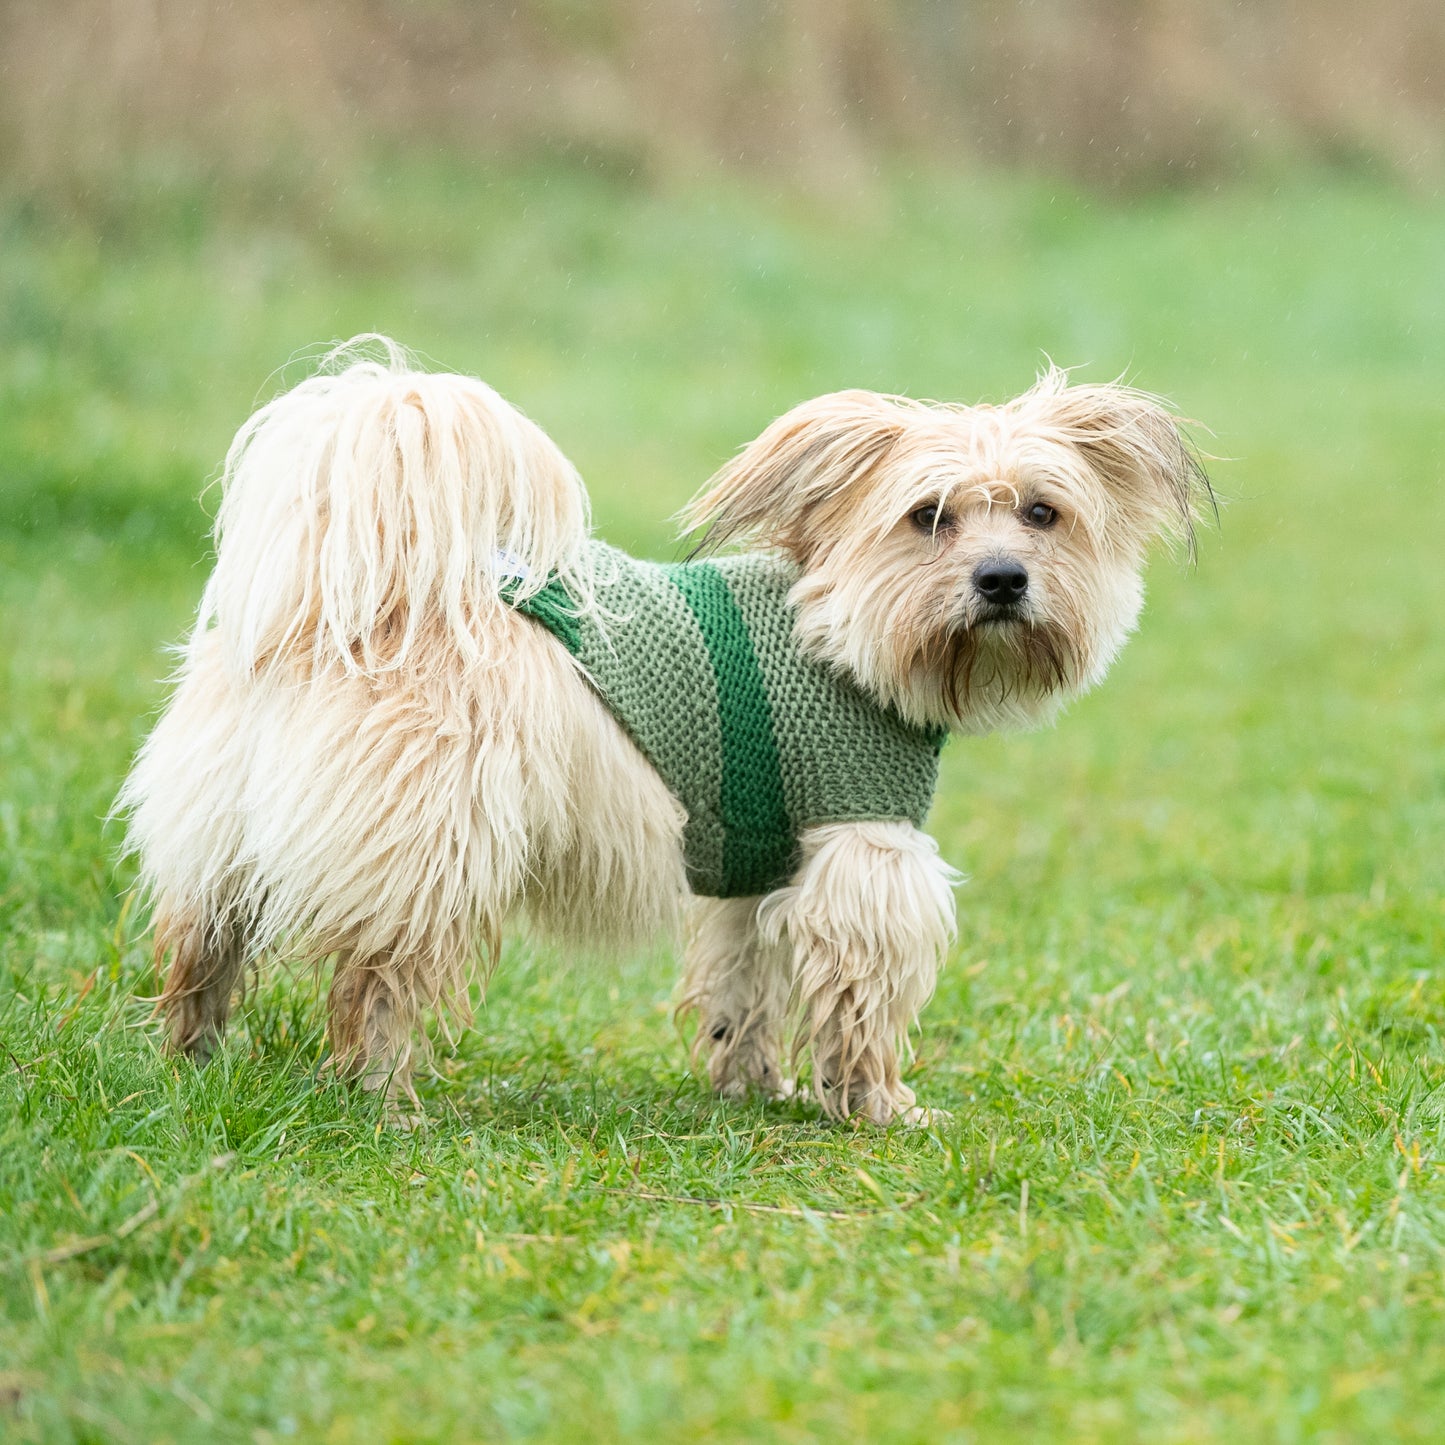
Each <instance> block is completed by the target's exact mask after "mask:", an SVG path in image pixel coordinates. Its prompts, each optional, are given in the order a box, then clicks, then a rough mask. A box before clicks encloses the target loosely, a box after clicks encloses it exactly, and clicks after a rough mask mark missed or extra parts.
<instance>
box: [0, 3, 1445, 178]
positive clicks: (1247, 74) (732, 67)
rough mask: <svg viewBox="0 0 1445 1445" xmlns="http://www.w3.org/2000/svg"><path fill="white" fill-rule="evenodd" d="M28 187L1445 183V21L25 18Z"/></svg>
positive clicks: (104, 13)
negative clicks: (629, 175)
mask: <svg viewBox="0 0 1445 1445" xmlns="http://www.w3.org/2000/svg"><path fill="white" fill-rule="evenodd" d="M0 15H3V17H4V20H3V23H4V34H5V61H4V63H5V71H4V78H5V83H4V87H3V99H0V135H3V137H4V140H5V145H6V150H7V152H8V155H7V166H6V169H7V171H8V172H9V178H10V179H11V180H12V182H14V183H17V184H18V185H20V186H21V187H23V188H26V189H29V190H33V191H35V192H38V193H42V194H46V195H49V196H52V197H60V198H65V199H68V200H70V201H71V202H73V203H74V204H77V205H80V206H85V205H86V204H87V202H92V203H93V199H94V192H95V191H96V190H97V189H100V190H102V191H104V190H106V189H108V188H110V187H111V186H112V185H113V184H114V182H115V180H116V178H117V173H118V171H120V172H123V171H126V170H129V169H130V168H131V167H132V166H134V165H135V164H136V163H137V162H138V161H144V162H146V163H148V164H149V165H151V166H159V167H165V168H167V169H169V170H171V171H172V172H173V173H180V174H186V175H190V176H193V177H197V178H205V179H208V180H225V181H229V182H232V183H236V182H249V183H252V184H256V185H261V186H268V185H269V186H274V185H276V184H277V183H278V181H279V180H281V179H283V178H289V179H290V180H292V181H293V182H295V181H300V180H302V179H304V180H306V181H308V182H309V183H311V184H317V183H321V184H325V183H326V180H327V178H332V183H333V184H334V177H335V173H336V169H337V167H338V166H340V165H344V164H345V163H346V162H347V161H349V160H354V159H355V156H356V153H357V150H358V148H363V147H365V146H367V145H373V144H376V143H378V142H386V143H389V144H393V145H404V146H405V145H417V144H426V145H447V146H455V147H460V148H464V149H466V150H467V151H469V152H470V153H471V154H472V155H473V156H475V158H476V159H477V161H478V162H479V163H485V162H488V161H495V160H497V159H498V158H504V157H515V156H518V155H533V156H535V155H538V154H563V155H571V156H573V157H583V158H586V159H588V160H590V161H591V162H593V163H596V164H602V165H608V166H611V167H615V168H617V169H619V170H626V171H629V172H631V171H640V172H643V173H645V174H646V175H648V176H651V177H659V176H676V175H679V174H681V175H697V174H699V173H706V172H707V171H708V170H710V169H712V168H714V167H719V166H721V167H727V168H730V169H740V170H748V171H760V172H765V173H768V174H770V175H773V176H777V177H782V178H786V179H787V180H789V181H792V182H796V183H798V184H801V185H804V186H809V187H820V186H821V187H827V186H832V185H839V184H845V185H846V184H857V183H858V182H859V181H860V180H862V179H863V178H865V177H866V176H867V175H868V174H870V173H872V172H874V171H875V170H876V168H877V167H878V166H879V165H880V164H884V163H886V162H887V161H888V160H889V159H890V158H892V159H896V158H898V157H908V158H911V159H913V160H928V161H932V162H935V163H940V164H943V165H949V166H957V165H960V164H968V163H973V162H992V163H995V164H1005V165H1010V166H1017V165H1024V166H1027V167H1030V168H1033V169H1039V170H1046V171H1049V172H1052V173H1054V174H1056V175H1061V176H1068V177H1070V178H1072V179H1075V180H1078V181H1081V182H1087V183H1089V184H1091V185H1101V186H1106V187H1110V188H1126V189H1131V190H1139V189H1142V188H1145V187H1148V186H1155V185H1161V184H1164V185H1188V184H1195V185H1197V184H1203V183H1210V182H1214V181H1217V180H1218V179H1219V178H1221V177H1227V176H1237V175H1239V174H1241V173H1244V172H1248V171H1251V170H1258V169H1259V168H1261V167H1264V166H1278V165H1279V164H1281V163H1285V162H1289V161H1297V160H1301V159H1305V160H1311V159H1312V160H1320V161H1325V162H1328V163H1331V164H1337V165H1341V166H1351V167H1357V168H1360V167H1377V168H1379V169H1381V170H1383V171H1386V172H1388V173H1390V174H1393V175H1396V176H1398V177H1400V178H1402V179H1407V180H1413V181H1416V182H1421V183H1426V182H1429V181H1431V180H1433V179H1435V178H1437V177H1438V174H1439V168H1440V166H1441V164H1442V160H1445V151H1442V120H1445V87H1442V86H1441V85H1440V83H1439V77H1440V75H1441V73H1442V69H1445V8H1442V7H1441V6H1440V5H1439V4H1438V3H1435V0H1379V3H1376V4H1373V5H1369V6H1361V5H1358V4H1351V3H1348V0H1019V3H1015V4H1005V3H999V0H521V3H511V0H507V3H495V0H471V3H468V0H317V3H306V0H301V3H295V0H293V3H286V0H174V3H167V4H162V3H157V0H6V3H5V4H4V5H3V6H0Z"/></svg>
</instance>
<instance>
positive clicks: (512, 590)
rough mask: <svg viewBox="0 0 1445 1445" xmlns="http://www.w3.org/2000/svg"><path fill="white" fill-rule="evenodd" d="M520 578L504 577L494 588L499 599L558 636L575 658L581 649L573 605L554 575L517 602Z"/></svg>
mask: <svg viewBox="0 0 1445 1445" xmlns="http://www.w3.org/2000/svg"><path fill="white" fill-rule="evenodd" d="M520 586H521V578H519V577H507V578H504V579H503V581H502V585H501V586H500V587H498V589H497V591H498V592H500V593H501V596H502V601H503V602H505V603H506V604H507V605H508V606H509V607H515V608H516V610H517V611H518V612H525V613H526V614H527V615H528V616H529V617H535V618H536V619H537V621H538V622H540V623H541V624H542V626H543V627H545V628H546V629H547V631H548V632H550V633H552V635H553V636H554V637H559V638H561V640H562V643H563V645H564V646H565V647H566V649H567V651H568V652H570V653H571V654H572V656H573V657H576V656H577V655H578V653H580V652H581V651H582V629H581V628H580V627H579V626H578V625H577V606H576V604H575V603H574V602H573V601H572V598H571V595H570V594H569V593H568V591H567V589H566V588H565V587H564V586H563V585H562V584H561V582H560V581H558V579H557V578H555V577H552V578H549V579H548V580H547V581H546V582H545V583H543V584H542V586H541V587H539V588H538V589H537V590H536V591H535V592H533V593H532V595H531V596H530V597H524V598H523V599H522V600H521V601H520V602H518V601H517V589H518V588H519V587H520Z"/></svg>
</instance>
